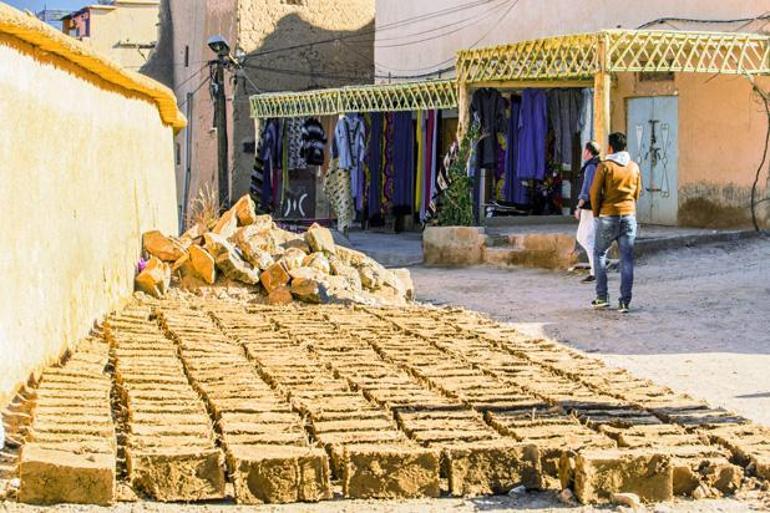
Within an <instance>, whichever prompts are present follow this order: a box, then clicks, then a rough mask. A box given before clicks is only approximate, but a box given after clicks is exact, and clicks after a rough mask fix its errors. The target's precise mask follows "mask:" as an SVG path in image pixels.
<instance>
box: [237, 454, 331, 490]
mask: <svg viewBox="0 0 770 513" xmlns="http://www.w3.org/2000/svg"><path fill="white" fill-rule="evenodd" d="M228 462H229V467H230V468H232V469H233V471H232V477H233V487H234V491H235V500H236V502H238V503H239V504H285V503H290V502H300V501H305V502H316V501H319V500H324V499H330V498H331V496H332V491H331V481H330V473H329V458H328V456H327V455H326V452H325V451H324V450H323V449H311V448H307V447H289V446H274V445H273V446H270V445H261V446H245V445H236V446H233V447H231V448H230V450H229V452H228Z"/></svg>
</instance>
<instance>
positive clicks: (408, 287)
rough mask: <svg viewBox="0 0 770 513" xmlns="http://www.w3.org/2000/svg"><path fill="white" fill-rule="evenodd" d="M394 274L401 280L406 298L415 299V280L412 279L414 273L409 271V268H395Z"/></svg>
mask: <svg viewBox="0 0 770 513" xmlns="http://www.w3.org/2000/svg"><path fill="white" fill-rule="evenodd" d="M393 274H395V275H396V278H397V279H398V280H399V281H400V282H401V285H402V286H403V290H404V294H405V297H406V299H407V300H409V301H414V298H415V293H414V282H413V281H412V274H411V273H410V272H409V269H393Z"/></svg>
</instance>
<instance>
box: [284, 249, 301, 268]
mask: <svg viewBox="0 0 770 513" xmlns="http://www.w3.org/2000/svg"><path fill="white" fill-rule="evenodd" d="M306 256H307V254H306V253H305V252H304V251H302V250H301V249H298V248H289V249H287V250H286V252H285V253H284V254H283V256H282V257H281V262H283V265H284V267H286V270H287V271H291V270H292V269H296V268H298V267H302V264H303V262H304V261H305V257H306Z"/></svg>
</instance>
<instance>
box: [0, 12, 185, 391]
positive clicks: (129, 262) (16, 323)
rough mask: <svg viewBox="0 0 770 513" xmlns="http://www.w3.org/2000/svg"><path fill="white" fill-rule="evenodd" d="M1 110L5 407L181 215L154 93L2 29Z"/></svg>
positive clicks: (167, 131)
mask: <svg viewBox="0 0 770 513" xmlns="http://www.w3.org/2000/svg"><path fill="white" fill-rule="evenodd" d="M2 14H5V13H2ZM30 34H32V33H30V32H28V33H27V36H30ZM30 37H31V36H30ZM63 37H66V36H63ZM39 40H40V41H43V42H44V43H47V44H48V45H49V47H53V46H54V43H53V42H52V41H51V40H50V39H48V38H47V37H41V38H39ZM73 48H74V49H76V50H77V49H78V48H80V47H78V46H75V47H73ZM84 53H86V52H85V51H84ZM96 62H103V61H98V60H97V61H96ZM149 82H152V81H149ZM149 82H144V83H143V84H142V85H150V84H149ZM0 113H2V115H0V133H2V134H3V136H2V137H0V177H1V181H2V187H0V205H2V206H3V215H2V216H0V240H2V241H3V251H1V252H0V276H2V277H3V285H2V292H0V354H2V355H3V357H2V358H0V403H4V402H6V401H7V400H8V399H9V398H10V395H11V394H12V393H13V392H14V390H15V387H16V386H18V385H19V384H20V383H22V382H23V381H24V380H26V378H27V377H28V376H29V374H30V372H33V371H35V370H36V369H39V368H40V367H41V366H42V365H44V364H45V363H47V362H50V361H52V360H53V359H55V358H57V357H59V355H60V354H61V353H62V351H63V350H65V349H66V348H67V347H68V346H70V345H71V344H73V343H74V342H76V341H77V340H78V339H79V338H80V337H82V336H84V335H85V334H87V333H88V331H89V330H90V328H91V326H92V324H93V322H94V321H95V320H96V319H97V318H99V317H100V316H101V315H103V314H105V313H107V312H108V311H110V310H111V309H112V308H114V307H115V306H117V305H118V304H119V302H120V301H121V300H122V299H124V298H126V297H128V296H129V294H131V292H132V291H133V277H134V266H135V265H136V262H137V259H138V257H139V252H140V244H141V233H142V232H143V231H146V230H149V229H153V228H157V229H160V230H162V231H164V232H167V233H175V232H176V230H177V218H176V212H175V201H174V200H175V194H176V191H175V183H174V155H173V146H172V141H173V127H172V126H171V125H170V124H167V123H164V119H163V118H162V117H161V114H160V113H159V104H158V103H156V102H155V101H154V99H153V98H151V97H149V96H146V95H143V94H139V93H137V92H130V91H128V90H126V89H122V88H121V87H119V86H117V85H115V84H114V83H112V82H109V81H106V80H103V79H100V78H99V77H98V76H96V75H95V74H93V73H91V72H90V71H86V70H85V69H83V68H82V67H80V66H78V65H76V64H74V63H73V62H72V61H71V60H69V59H66V58H64V57H60V56H57V55H53V54H52V53H48V52H40V51H39V50H38V48H37V47H34V46H32V45H30V44H29V43H27V42H23V41H21V40H19V39H18V38H15V37H12V36H8V35H7V34H0ZM168 114H170V113H169V112H168V111H167V115H168ZM169 117H171V116H169ZM170 121H172V122H173V121H178V122H179V123H180V124H181V125H182V126H183V121H184V118H183V117H182V116H181V115H177V116H173V119H172V120H170Z"/></svg>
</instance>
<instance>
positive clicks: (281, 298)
mask: <svg viewBox="0 0 770 513" xmlns="http://www.w3.org/2000/svg"><path fill="white" fill-rule="evenodd" d="M292 301H294V297H293V296H292V295H291V289H290V288H289V287H287V286H285V285H282V286H280V287H278V288H276V289H275V290H273V291H272V292H271V293H270V294H268V296H267V304H269V305H290V304H291V302H292Z"/></svg>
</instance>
